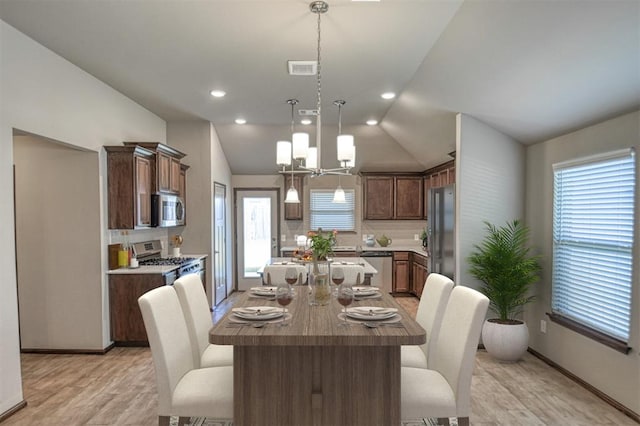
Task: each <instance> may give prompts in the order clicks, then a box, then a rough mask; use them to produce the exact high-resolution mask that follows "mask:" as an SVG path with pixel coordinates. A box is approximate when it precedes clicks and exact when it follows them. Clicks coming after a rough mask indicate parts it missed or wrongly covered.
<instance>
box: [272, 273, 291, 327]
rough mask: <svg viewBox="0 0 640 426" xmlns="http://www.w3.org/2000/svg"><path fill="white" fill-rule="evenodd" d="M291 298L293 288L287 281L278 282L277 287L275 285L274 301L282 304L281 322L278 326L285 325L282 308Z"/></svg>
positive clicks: (284, 313) (284, 312)
mask: <svg viewBox="0 0 640 426" xmlns="http://www.w3.org/2000/svg"><path fill="white" fill-rule="evenodd" d="M292 300H293V288H292V287H291V285H289V283H280V284H278V287H276V301H277V302H278V304H279V305H280V306H282V322H280V327H284V326H287V325H288V324H285V322H284V318H285V316H286V311H285V309H284V307H285V306H287V305H288V304H289V303H291V301H292Z"/></svg>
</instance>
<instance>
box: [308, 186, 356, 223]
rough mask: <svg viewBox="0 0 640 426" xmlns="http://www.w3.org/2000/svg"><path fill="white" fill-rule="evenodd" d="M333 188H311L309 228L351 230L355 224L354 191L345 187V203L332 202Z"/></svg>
mask: <svg viewBox="0 0 640 426" xmlns="http://www.w3.org/2000/svg"><path fill="white" fill-rule="evenodd" d="M333 193H334V191H333V190H329V189H312V190H311V191H310V195H311V201H310V203H311V204H310V224H309V225H310V228H311V229H318V228H322V229H324V230H333V229H335V230H338V231H353V230H355V226H356V215H355V198H356V197H355V192H354V190H353V189H345V190H344V194H345V199H346V203H334V202H333Z"/></svg>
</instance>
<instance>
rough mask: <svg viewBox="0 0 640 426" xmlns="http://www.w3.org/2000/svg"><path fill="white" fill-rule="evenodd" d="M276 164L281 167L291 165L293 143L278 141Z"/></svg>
mask: <svg viewBox="0 0 640 426" xmlns="http://www.w3.org/2000/svg"><path fill="white" fill-rule="evenodd" d="M276 163H277V164H278V165H279V166H281V167H282V166H290V165H291V142H289V141H278V143H277V144H276Z"/></svg>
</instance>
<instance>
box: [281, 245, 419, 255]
mask: <svg viewBox="0 0 640 426" xmlns="http://www.w3.org/2000/svg"><path fill="white" fill-rule="evenodd" d="M297 248H298V247H297V246H288V247H282V248H281V249H280V252H283V251H293V250H295V249H297ZM333 251H334V253H340V252H341V251H353V252H355V251H356V246H338V247H337V248H334V249H333ZM362 251H363V252H365V251H410V252H413V253H417V254H420V255H422V256H425V257H429V254H428V253H427V252H426V251H425V250H424V249H423V248H422V245H417V244H409V243H398V244H393V243H392V244H391V245H390V246H387V247H380V246H379V245H375V246H374V247H367V246H366V245H363V246H362Z"/></svg>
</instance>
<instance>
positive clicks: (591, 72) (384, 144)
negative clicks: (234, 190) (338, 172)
mask: <svg viewBox="0 0 640 426" xmlns="http://www.w3.org/2000/svg"><path fill="white" fill-rule="evenodd" d="M328 3H329V11H328V12H327V13H326V14H324V15H322V32H321V39H322V40H321V46H322V60H321V64H322V90H321V93H322V122H323V124H324V126H323V130H322V136H323V138H322V139H323V165H324V166H325V167H331V166H337V164H334V163H335V160H334V159H335V144H334V143H333V141H334V140H335V136H336V134H337V128H336V126H337V108H336V107H335V106H334V105H333V101H334V100H336V99H344V100H346V101H347V104H346V105H345V107H344V109H343V120H342V124H343V132H350V133H353V134H354V135H355V137H356V146H357V149H358V153H357V162H356V169H358V170H424V169H426V168H429V167H431V166H434V165H436V164H439V163H442V162H443V161H446V160H447V159H449V157H448V155H447V153H449V152H450V151H453V150H455V114H456V113H458V112H462V113H465V114H469V115H472V116H474V117H475V118H477V119H479V120H481V121H483V122H485V123H487V124H489V125H491V126H493V127H495V128H496V129H498V130H500V131H502V132H503V133H505V134H508V135H510V136H512V137H513V138H515V139H517V140H519V141H521V142H522V143H526V144H528V143H535V142H539V141H543V140H547V139H549V138H552V137H554V136H558V135H561V134H564V133H567V132H570V131H573V130H575V129H578V128H581V127H585V126H587V125H589V124H593V123H596V122H598V121H602V120H604V119H607V118H610V117H613V116H616V115H620V114H622V113H625V112H628V111H631V110H634V109H638V108H639V107H640V2H638V1H636V0H633V1H607V0H603V1H598V0H594V1H580V0H575V1H539V0H521V1H492V0H475V1H465V2H463V1H460V0H450V1H435V0H424V1H420V0H413V1H412V0H382V1H380V2H356V1H348V0H333V1H332V0H329V1H328ZM0 19H2V20H4V21H5V22H7V23H8V24H10V25H12V26H14V27H15V28H17V29H18V30H20V31H22V32H23V33H25V34H27V35H28V36H30V37H32V38H33V39H35V40H36V41H38V42H39V43H41V44H43V45H44V46H46V47H48V48H49V49H51V50H53V51H54V52H56V53H58V54H59V55H61V56H63V57H64V58H66V59H67V60H69V61H70V62H72V63H74V64H76V65H77V66H79V67H80V68H82V69H84V70H85V71H87V72H88V73H90V74H92V75H94V76H95V77H97V78H98V79H100V80H102V81H103V82H105V83H106V84H108V85H109V86H111V87H113V88H114V89H116V90H118V91H120V92H122V93H123V94H125V95H126V96H128V97H130V98H131V99H133V100H134V101H136V102H138V103H139V104H141V105H142V106H144V107H146V108H147V109H149V110H150V111H152V112H154V113H156V114H157V115H159V116H160V117H162V118H164V119H165V120H167V121H169V122H171V121H178V120H208V121H211V122H212V123H213V124H214V126H215V128H216V130H217V132H218V136H219V138H220V140H221V143H222V146H223V149H224V152H225V154H226V156H227V159H228V160H229V163H230V166H231V169H232V172H233V173H234V174H268V173H273V172H275V169H276V167H275V141H276V140H280V139H286V138H287V137H288V136H289V135H290V121H291V118H290V114H291V113H290V109H289V106H288V105H287V104H286V100H287V99H290V98H297V99H299V100H300V104H299V107H300V108H304V109H313V108H315V105H316V93H317V85H316V80H315V77H302V76H290V75H288V73H287V61H288V60H315V57H316V41H317V40H316V39H317V33H316V24H317V16H316V15H315V14H313V13H311V12H310V11H309V2H308V1H305V0H280V1H268V0H202V1H179V0H166V1H156V0H150V1H144V2H143V1H133V0H124V1H122V0H102V1H89V0H55V1H49V0H28V1H25V0H2V1H0ZM42 72H46V70H42ZM214 88H221V89H223V90H225V91H226V92H227V95H226V96H225V97H224V98H221V99H215V98H213V97H211V96H210V95H209V91H210V90H212V89H214ZM388 91H391V92H395V93H397V97H396V98H395V99H393V100H383V99H381V97H380V94H381V93H383V92H388ZM70 96H73V94H70ZM238 117H243V118H245V119H246V120H247V124H245V125H238V124H235V123H234V120H235V119H236V118H238ZM372 118H373V119H377V120H378V121H379V124H378V125H377V126H367V125H366V124H365V121H366V120H368V119H372ZM299 119H300V117H298V116H296V123H297V124H296V130H302V129H303V128H304V126H302V125H300V124H299ZM305 129H306V130H308V131H310V133H312V137H311V140H312V142H313V141H314V136H313V134H314V133H315V129H314V127H313V126H309V127H308V128H305Z"/></svg>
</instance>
